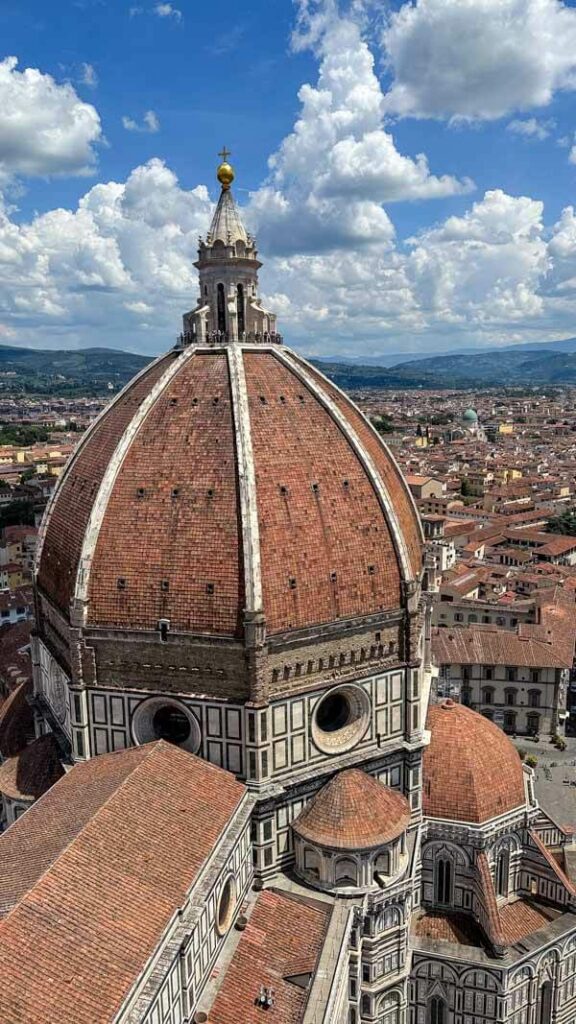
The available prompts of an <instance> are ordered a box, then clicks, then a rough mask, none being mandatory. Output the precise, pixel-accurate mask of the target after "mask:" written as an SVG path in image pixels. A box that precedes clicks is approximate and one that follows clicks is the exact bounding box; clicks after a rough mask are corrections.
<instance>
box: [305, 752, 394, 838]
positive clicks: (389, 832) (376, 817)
mask: <svg viewBox="0 0 576 1024" xmlns="http://www.w3.org/2000/svg"><path fill="white" fill-rule="evenodd" d="M409 822H410V805H409V803H408V801H407V800H406V797H404V796H402V794H401V793H398V792H397V790H395V789H390V788H389V787H388V786H385V785H384V783H383V782H379V781H378V779H375V778H374V777H373V776H372V775H367V774H366V772H363V771H360V769H358V768H351V769H349V770H348V771H344V772H339V774H338V775H335V776H334V778H333V779H331V780H330V782H328V783H327V784H326V785H325V786H323V787H322V789H321V790H320V791H319V792H318V793H317V794H316V796H315V797H313V798H312V800H310V802H309V803H307V804H306V806H305V808H304V810H303V811H302V812H301V813H300V815H299V816H298V818H297V819H296V821H295V822H294V824H293V826H292V828H293V829H294V831H295V832H296V833H297V834H298V835H299V836H301V838H302V839H307V840H308V841H309V842H311V843H314V844H317V845H318V846H327V847H330V848H331V849H333V850H369V849H374V848H375V847H378V846H383V845H384V844H385V843H390V842H392V840H393V839H397V838H398V837H399V836H400V835H402V833H403V832H405V831H406V829H407V827H408V824H409Z"/></svg>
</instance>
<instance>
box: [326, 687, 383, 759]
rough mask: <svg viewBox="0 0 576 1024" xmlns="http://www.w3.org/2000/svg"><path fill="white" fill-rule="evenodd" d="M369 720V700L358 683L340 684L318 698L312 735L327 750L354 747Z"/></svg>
mask: <svg viewBox="0 0 576 1024" xmlns="http://www.w3.org/2000/svg"><path fill="white" fill-rule="evenodd" d="M369 724H370V700H369V698H368V695H367V694H366V693H365V691H364V690H362V689H360V687H359V686H338V687H336V688H335V689H334V690H330V691H329V693H327V694H326V695H325V696H324V697H322V698H321V700H320V701H319V702H318V704H317V705H316V707H315V709H314V714H313V717H312V739H313V741H314V743H315V745H316V746H317V747H318V749H319V750H321V751H323V753H325V754H340V753H344V752H345V751H347V750H352V748H353V747H355V746H356V745H357V744H358V743H359V742H360V740H361V739H362V737H363V736H364V734H365V732H366V730H367V728H368V726H369Z"/></svg>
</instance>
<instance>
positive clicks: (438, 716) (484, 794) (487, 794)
mask: <svg viewBox="0 0 576 1024" xmlns="http://www.w3.org/2000/svg"><path fill="white" fill-rule="evenodd" d="M426 727H427V728H428V729H429V730H430V732H431V734H432V738H431V741H430V745H429V746H428V747H425V748H424V758H423V764H422V772H423V781H424V798H423V810H424V814H425V815H427V816H428V817H431V818H448V819H449V820H451V821H468V822H473V823H475V824H480V823H481V822H484V821H489V820H490V819H491V818H497V817H499V815H501V814H505V813H506V812H507V811H512V810H514V809H515V808H517V807H522V806H523V805H524V803H525V799H526V798H525V794H524V772H523V769H522V762H521V760H520V757H519V756H518V752H517V750H516V748H515V747H514V745H513V744H512V743H511V742H510V740H509V739H508V737H507V736H506V734H505V733H503V732H502V730H501V729H499V728H498V726H497V725H494V723H493V722H491V721H489V719H487V718H484V716H483V715H479V714H478V713H477V712H476V711H472V710H471V709H470V708H467V707H464V705H462V704H455V703H454V701H452V700H445V701H443V702H442V703H441V704H432V705H430V708H429V710H428V718H427V721H426Z"/></svg>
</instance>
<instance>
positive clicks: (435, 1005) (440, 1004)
mask: <svg viewBox="0 0 576 1024" xmlns="http://www.w3.org/2000/svg"><path fill="white" fill-rule="evenodd" d="M428 1024H447V1016H446V1003H445V1002H444V1000H443V999H441V998H440V996H432V999H431V1000H430V1002H429V1004H428Z"/></svg>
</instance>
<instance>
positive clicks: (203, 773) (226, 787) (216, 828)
mask: <svg viewBox="0 0 576 1024" xmlns="http://www.w3.org/2000/svg"><path fill="white" fill-rule="evenodd" d="M244 793H245V788H244V786H242V785H241V784H240V783H239V782H237V781H236V779H235V778H234V777H233V776H232V775H230V774H228V772H225V771H223V770H222V769H219V768H216V767H215V766H213V765H210V764H208V763H207V762H205V761H202V760H200V758H197V757H194V756H193V755H192V754H187V753H186V752H185V751H182V750H179V749H178V748H177V747H175V746H172V745H170V744H167V743H164V742H162V741H160V742H158V743H153V744H148V745H146V746H143V747H132V748H130V749H128V750H123V751H119V752H117V753H115V754H103V755H102V756H100V757H97V758H94V759H93V760H91V761H89V762H87V763H85V764H80V765H77V766H76V767H75V768H73V769H72V770H71V771H70V772H69V773H68V774H67V775H65V776H64V777H63V778H62V779H60V781H59V782H57V783H56V785H55V786H53V787H52V789H50V790H49V792H48V793H46V795H45V796H43V797H42V798H41V799H40V800H38V802H37V803H35V804H33V805H32V807H31V808H30V809H29V810H28V811H27V812H26V814H25V815H23V816H22V817H21V818H19V819H18V820H17V821H16V822H15V823H14V824H13V825H11V826H10V828H9V829H8V831H7V832H5V833H4V835H3V836H2V837H0V900H1V904H2V907H3V910H4V913H5V914H6V916H5V917H4V920H3V921H2V922H1V923H0V976H1V977H2V1024H23V1022H24V1021H25V1022H26V1024H53V1022H54V1021H56V1020H58V1021H69V1022H73V1024H110V1022H111V1021H112V1020H114V1019H115V1018H116V1014H117V1013H118V1011H119V1009H120V1007H121V1006H122V1004H123V1002H124V1000H125V998H126V996H127V995H128V993H129V991H130V989H131V986H132V985H133V984H134V982H135V981H136V980H137V979H138V977H139V976H140V974H141V972H142V969H143V967H144V965H145V964H146V962H147V961H148V959H149V957H150V955H151V954H152V952H153V951H154V949H155V948H156V946H157V943H158V941H159V939H160V937H161V935H162V934H163V931H164V929H165V927H166V925H167V924H168V922H169V921H170V920H171V918H172V916H173V914H174V913H175V911H176V910H177V908H178V907H179V906H181V905H182V903H183V901H184V899H185V897H186V894H187V892H188V890H189V888H190V886H191V885H192V883H193V882H194V880H195V878H196V876H197V875H198V872H199V871H200V869H201V868H202V865H203V864H204V862H205V861H206V859H207V858H208V856H209V855H210V854H211V852H212V850H213V848H214V846H215V844H216V842H217V840H218V838H219V836H220V835H221V834H222V832H223V830H224V829H225V828H226V826H227V824H228V822H229V820H230V818H231V816H232V815H233V814H234V812H235V810H236V808H237V807H238V805H239V803H240V801H241V800H242V798H243V795H244Z"/></svg>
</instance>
